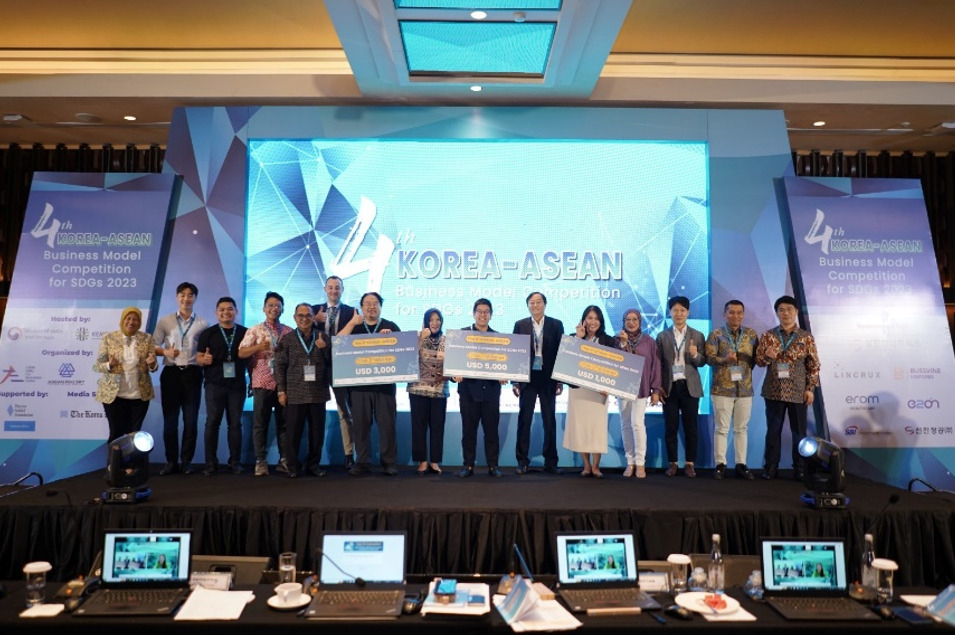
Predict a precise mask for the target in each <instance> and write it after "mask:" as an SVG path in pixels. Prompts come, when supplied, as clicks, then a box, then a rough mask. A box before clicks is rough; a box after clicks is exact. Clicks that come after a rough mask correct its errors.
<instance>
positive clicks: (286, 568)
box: [279, 551, 297, 584]
mask: <svg viewBox="0 0 955 635" xmlns="http://www.w3.org/2000/svg"><path fill="white" fill-rule="evenodd" d="M296 560H297V558H296V555H295V552H294V551H286V552H285V553H280V554H279V584H285V583H286V582H295V562H296Z"/></svg>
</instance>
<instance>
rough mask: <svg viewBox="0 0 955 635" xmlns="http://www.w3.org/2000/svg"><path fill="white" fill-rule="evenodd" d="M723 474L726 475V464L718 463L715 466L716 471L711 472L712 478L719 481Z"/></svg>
mask: <svg viewBox="0 0 955 635" xmlns="http://www.w3.org/2000/svg"><path fill="white" fill-rule="evenodd" d="M725 474H726V463H720V464H719V465H717V466H716V471H715V472H713V478H715V479H717V480H719V479H721V478H723V476H724V475H725Z"/></svg>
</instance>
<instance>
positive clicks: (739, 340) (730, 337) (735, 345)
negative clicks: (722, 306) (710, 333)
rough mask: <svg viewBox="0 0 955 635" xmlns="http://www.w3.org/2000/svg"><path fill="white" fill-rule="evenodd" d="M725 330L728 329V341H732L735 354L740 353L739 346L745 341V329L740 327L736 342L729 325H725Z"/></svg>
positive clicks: (731, 344)
mask: <svg viewBox="0 0 955 635" xmlns="http://www.w3.org/2000/svg"><path fill="white" fill-rule="evenodd" d="M723 328H724V329H726V339H728V340H729V341H730V346H732V347H733V352H734V353H738V352H739V345H740V343H742V341H743V327H742V326H741V327H739V335H737V336H736V340H735V341H734V340H733V331H732V329H730V327H729V325H723Z"/></svg>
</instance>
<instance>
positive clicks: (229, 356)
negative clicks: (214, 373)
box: [219, 324, 235, 362]
mask: <svg viewBox="0 0 955 635" xmlns="http://www.w3.org/2000/svg"><path fill="white" fill-rule="evenodd" d="M219 332H220V333H222V339H224V340H225V346H226V360H225V361H227V362H231V361H232V342H233V340H235V326H233V327H232V333H230V334H229V335H226V334H225V329H224V328H222V325H221V324H220V325H219Z"/></svg>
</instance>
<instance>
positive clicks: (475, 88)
mask: <svg viewBox="0 0 955 635" xmlns="http://www.w3.org/2000/svg"><path fill="white" fill-rule="evenodd" d="M482 90H484V88H483V87H482V86H478V85H477V84H475V85H474V86H471V92H472V93H479V92H481V91H482Z"/></svg>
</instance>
